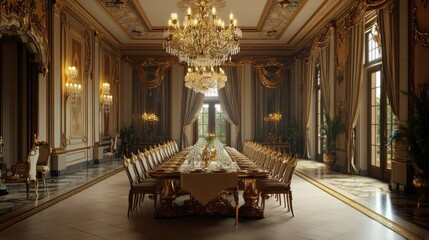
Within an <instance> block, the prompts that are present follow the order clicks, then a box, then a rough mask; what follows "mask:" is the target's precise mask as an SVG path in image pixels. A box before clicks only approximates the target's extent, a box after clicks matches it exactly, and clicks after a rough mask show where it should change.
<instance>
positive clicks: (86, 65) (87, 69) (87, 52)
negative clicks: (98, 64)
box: [82, 30, 93, 79]
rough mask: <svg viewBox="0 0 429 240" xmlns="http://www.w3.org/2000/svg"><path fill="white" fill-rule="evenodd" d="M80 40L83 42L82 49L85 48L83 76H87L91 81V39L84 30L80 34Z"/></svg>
mask: <svg viewBox="0 0 429 240" xmlns="http://www.w3.org/2000/svg"><path fill="white" fill-rule="evenodd" d="M82 38H83V42H84V45H85V46H84V48H85V53H84V55H85V62H84V76H85V78H87V76H89V77H90V78H91V79H93V76H92V71H91V72H90V70H91V59H92V50H91V48H92V47H91V37H90V34H89V31H88V30H85V31H83V32H82Z"/></svg>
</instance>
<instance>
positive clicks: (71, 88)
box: [65, 66, 82, 106]
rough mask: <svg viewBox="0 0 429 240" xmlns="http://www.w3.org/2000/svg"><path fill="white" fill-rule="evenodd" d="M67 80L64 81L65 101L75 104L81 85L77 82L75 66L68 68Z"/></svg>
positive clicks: (79, 95) (79, 94) (80, 92)
mask: <svg viewBox="0 0 429 240" xmlns="http://www.w3.org/2000/svg"><path fill="white" fill-rule="evenodd" d="M67 75H68V79H67V80H68V81H67V82H66V89H65V95H66V100H67V102H69V103H71V104H72V105H74V106H76V105H77V104H78V103H79V100H80V98H81V96H82V85H81V84H80V83H79V72H78V70H77V68H76V67H75V66H70V67H69V68H68V74H67Z"/></svg>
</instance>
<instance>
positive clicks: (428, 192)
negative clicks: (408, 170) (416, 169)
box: [413, 175, 429, 204]
mask: <svg viewBox="0 0 429 240" xmlns="http://www.w3.org/2000/svg"><path fill="white" fill-rule="evenodd" d="M413 185H414V187H415V188H416V189H417V191H418V192H419V194H420V198H419V204H420V202H427V201H429V177H428V176H427V175H426V176H423V175H415V176H414V179H413Z"/></svg>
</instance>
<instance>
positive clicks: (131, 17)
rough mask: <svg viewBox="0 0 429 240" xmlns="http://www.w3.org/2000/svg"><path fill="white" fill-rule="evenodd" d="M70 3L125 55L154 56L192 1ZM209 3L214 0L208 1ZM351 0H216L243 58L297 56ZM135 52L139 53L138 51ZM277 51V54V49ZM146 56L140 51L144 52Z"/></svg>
mask: <svg viewBox="0 0 429 240" xmlns="http://www.w3.org/2000/svg"><path fill="white" fill-rule="evenodd" d="M115 1H118V0H91V1H88V0H77V1H76V0H69V1H67V2H68V5H69V6H70V8H71V9H72V10H73V11H75V10H76V11H77V12H79V13H81V14H82V15H86V16H89V19H88V21H89V22H91V23H92V24H95V25H97V26H98V27H101V29H102V31H101V32H102V34H103V36H105V37H106V38H107V39H109V40H110V41H111V42H112V44H114V45H116V46H118V48H119V49H120V50H121V51H123V52H124V53H126V54H127V53H128V54H130V55H133V54H136V55H138V54H153V52H154V51H159V50H162V42H163V39H162V37H163V31H164V29H166V28H167V22H168V19H169V17H170V14H171V13H172V12H177V13H178V15H179V20H180V21H182V20H183V17H184V16H185V12H186V8H187V4H189V2H191V1H193V0H180V1H179V0H156V1H155V0H120V1H122V2H123V3H124V4H123V6H121V7H118V5H116V4H115ZM210 1H213V0H210ZM352 1H353V0H289V1H286V2H289V3H290V4H287V5H288V6H287V7H282V6H281V5H280V3H279V2H285V1H284V0H283V1H280V0H216V4H217V10H218V11H217V12H218V15H219V16H220V17H221V18H222V19H224V20H227V19H228V17H229V14H230V13H233V14H234V16H235V18H237V19H238V25H239V27H240V28H241V29H242V31H243V39H242V41H241V49H242V51H241V53H240V54H241V55H279V56H280V55H282V56H291V55H293V54H296V53H297V52H298V51H299V50H300V49H302V48H303V47H304V46H305V45H306V44H308V42H309V41H310V40H311V39H313V38H314V37H315V36H316V34H317V33H318V32H320V31H321V30H322V29H323V28H324V27H325V26H326V25H327V24H328V23H329V22H330V21H331V19H333V18H334V17H335V16H337V15H338V14H339V13H341V12H342V11H343V10H344V9H345V8H347V6H348V5H349V4H350V3H351V2H352ZM136 50H141V51H142V52H140V53H136ZM280 50H281V51H280ZM143 52H144V53H143Z"/></svg>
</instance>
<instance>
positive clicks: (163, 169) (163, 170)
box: [156, 168, 174, 172]
mask: <svg viewBox="0 0 429 240" xmlns="http://www.w3.org/2000/svg"><path fill="white" fill-rule="evenodd" d="M173 170H174V169H172V168H158V169H156V171H157V172H171V171H173Z"/></svg>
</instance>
